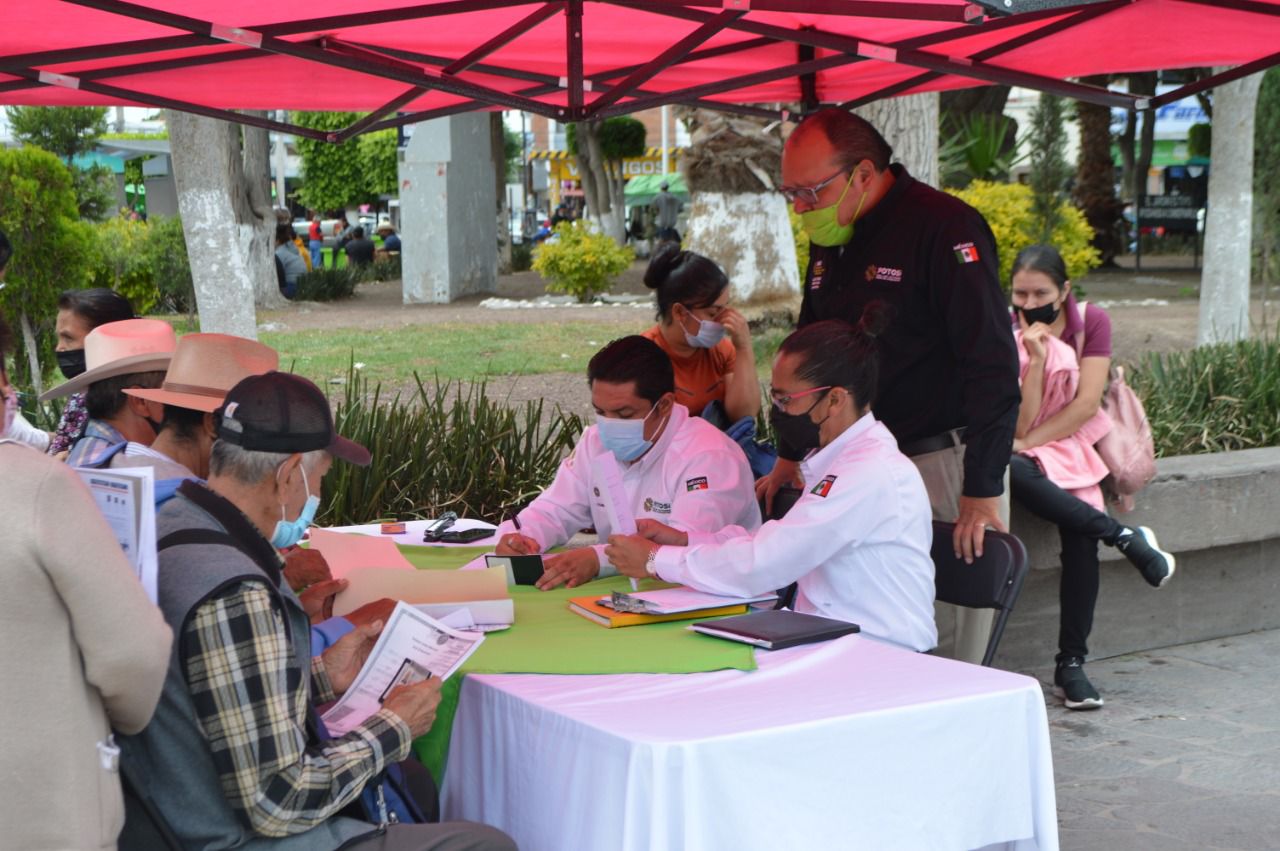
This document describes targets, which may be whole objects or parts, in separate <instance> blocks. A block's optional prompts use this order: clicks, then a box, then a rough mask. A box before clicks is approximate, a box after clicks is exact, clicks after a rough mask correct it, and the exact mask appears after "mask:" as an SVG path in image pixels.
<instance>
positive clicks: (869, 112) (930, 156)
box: [854, 92, 938, 186]
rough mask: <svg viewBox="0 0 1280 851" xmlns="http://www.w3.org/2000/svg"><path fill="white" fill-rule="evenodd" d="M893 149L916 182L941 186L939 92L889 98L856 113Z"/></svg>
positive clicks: (861, 108)
mask: <svg viewBox="0 0 1280 851" xmlns="http://www.w3.org/2000/svg"><path fill="white" fill-rule="evenodd" d="M854 112H855V113H857V114H858V115H860V116H862V117H863V118H865V119H867V120H868V121H870V122H871V123H872V124H874V125H875V127H876V129H877V130H879V131H880V133H881V135H883V136H884V138H885V140H886V141H887V142H888V143H889V144H890V145H892V146H893V158H894V159H895V160H896V161H898V162H900V163H902V164H903V165H905V166H906V167H907V171H909V172H911V175H912V176H913V177H915V178H916V179H917V180H920V181H923V182H925V183H927V184H929V185H930V186H937V185H938V93H937V92H926V93H925V94H920V95H907V96H906V97H900V98H886V99H885V100H878V101H875V102H873V103H869V104H867V105H866V106H862V107H859V108H858V109H855V110H854Z"/></svg>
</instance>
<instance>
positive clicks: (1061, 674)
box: [1053, 656, 1102, 709]
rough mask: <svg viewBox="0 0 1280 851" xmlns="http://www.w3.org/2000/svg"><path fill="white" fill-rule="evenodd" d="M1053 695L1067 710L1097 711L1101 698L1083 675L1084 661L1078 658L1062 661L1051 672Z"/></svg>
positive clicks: (1100, 704)
mask: <svg viewBox="0 0 1280 851" xmlns="http://www.w3.org/2000/svg"><path fill="white" fill-rule="evenodd" d="M1053 693H1054V695H1056V696H1057V697H1060V698H1062V702H1063V703H1064V704H1066V706H1067V708H1068V709H1097V708H1099V707H1100V706H1102V696H1101V695H1099V694H1098V690H1097V689H1096V688H1094V687H1093V683H1091V682H1089V678H1088V677H1086V676H1085V675H1084V660H1083V659H1081V658H1080V657H1079V656H1073V657H1071V658H1070V659H1063V660H1062V661H1061V662H1059V663H1058V667H1057V668H1055V669H1054V671H1053Z"/></svg>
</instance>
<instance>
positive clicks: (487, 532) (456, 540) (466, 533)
mask: <svg viewBox="0 0 1280 851" xmlns="http://www.w3.org/2000/svg"><path fill="white" fill-rule="evenodd" d="M496 531H498V530H497V529H463V530H461V531H455V530H452V529H451V530H449V531H448V532H445V533H444V534H443V535H441V536H440V543H442V544H469V543H471V542H472V541H482V540H484V539H485V538H492V537H493V533H494V532H496Z"/></svg>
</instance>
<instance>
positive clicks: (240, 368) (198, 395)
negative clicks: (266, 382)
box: [124, 334, 280, 413]
mask: <svg viewBox="0 0 1280 851" xmlns="http://www.w3.org/2000/svg"><path fill="white" fill-rule="evenodd" d="M279 365H280V355H279V354H278V353H277V352H276V350H275V349H273V348H271V347H270V346H264V345H263V344H262V343H259V342H257V341H255V340H248V339H245V338H244V337H233V336H231V335H230V334H188V335H186V336H185V337H183V338H182V339H181V340H179V341H178V348H177V350H176V351H174V353H173V362H172V363H170V364H169V371H168V372H167V373H165V376H164V384H162V385H161V386H160V387H159V388H158V389H154V390H149V389H145V388H140V387H131V388H129V389H128V390H125V391H124V392H125V393H128V394H129V395H130V396H137V397H138V398H139V399H147V400H148V401H151V402H159V403H160V404H162V405H173V406H174V407H176V408H189V409H191V410H193V411H205V412H208V413H212V412H213V411H216V410H217V409H218V408H220V407H221V406H222V402H223V400H224V399H226V397H227V391H228V390H230V389H231V388H232V387H235V386H236V385H237V384H239V383H240V381H241V380H242V379H245V378H248V377H249V376H250V375H261V374H263V373H264V372H270V371H271V370H273V369H275V368H277V367H278V366H279Z"/></svg>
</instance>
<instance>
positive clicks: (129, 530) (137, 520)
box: [76, 467, 157, 603]
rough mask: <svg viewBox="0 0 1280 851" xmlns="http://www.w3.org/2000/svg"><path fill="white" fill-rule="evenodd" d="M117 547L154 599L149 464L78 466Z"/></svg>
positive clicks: (152, 480) (153, 502) (152, 488)
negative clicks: (103, 467) (104, 467)
mask: <svg viewBox="0 0 1280 851" xmlns="http://www.w3.org/2000/svg"><path fill="white" fill-rule="evenodd" d="M76 472H77V473H79V474H80V478H81V479H82V480H83V481H84V483H85V484H86V485H88V486H89V493H90V494H92V495H93V501H94V502H95V503H97V505H98V510H99V511H101V512H102V516H103V517H104V518H105V519H106V521H107V525H108V526H110V527H111V531H112V533H113V534H114V535H115V536H116V540H117V541H119V542H120V549H122V550H124V554H125V556H126V557H127V558H128V559H129V563H130V564H132V565H133V570H134V572H135V573H136V574H137V575H138V581H139V582H141V583H142V588H143V590H144V591H146V592H147V597H149V598H150V599H151V602H153V603H154V602H156V600H157V592H156V485H155V471H154V470H153V469H152V468H150V467H128V468H124V469H118V470H94V469H89V468H87V467H77V468H76Z"/></svg>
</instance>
